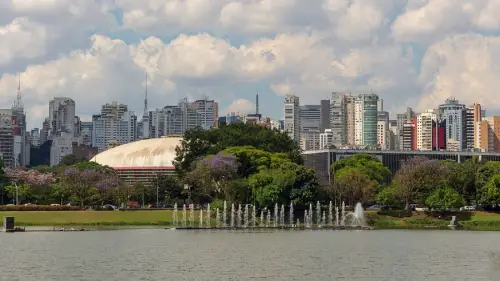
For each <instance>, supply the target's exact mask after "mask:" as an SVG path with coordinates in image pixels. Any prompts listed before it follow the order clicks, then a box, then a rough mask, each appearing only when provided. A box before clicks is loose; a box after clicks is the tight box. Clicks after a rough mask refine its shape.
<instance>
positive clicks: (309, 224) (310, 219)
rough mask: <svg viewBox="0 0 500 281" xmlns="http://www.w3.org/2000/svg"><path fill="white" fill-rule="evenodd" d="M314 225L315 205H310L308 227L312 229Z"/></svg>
mask: <svg viewBox="0 0 500 281" xmlns="http://www.w3.org/2000/svg"><path fill="white" fill-rule="evenodd" d="M312 224H313V205H312V204H309V212H307V225H308V227H311V226H312Z"/></svg>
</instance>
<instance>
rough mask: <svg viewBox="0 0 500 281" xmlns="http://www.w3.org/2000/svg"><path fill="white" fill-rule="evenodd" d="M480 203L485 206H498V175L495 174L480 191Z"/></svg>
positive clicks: (499, 186)
mask: <svg viewBox="0 0 500 281" xmlns="http://www.w3.org/2000/svg"><path fill="white" fill-rule="evenodd" d="M481 203H483V204H486V205H490V206H491V205H497V204H500V174H495V175H494V176H493V177H491V179H490V180H489V181H488V183H487V184H486V185H485V186H484V187H483V188H482V189H481Z"/></svg>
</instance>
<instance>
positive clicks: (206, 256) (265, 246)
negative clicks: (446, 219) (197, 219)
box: [0, 229, 500, 281]
mask: <svg viewBox="0 0 500 281" xmlns="http://www.w3.org/2000/svg"><path fill="white" fill-rule="evenodd" d="M499 239H500V236H499V234H498V233H497V232H465V231H402V230H384V231H274V232H267V231H259V232H257V231H254V232H250V231H247V232H245V231H183V230H164V229H136V230H121V231H102V232H100V231H90V232H26V233H15V234H4V233H0V249H1V252H0V263H1V266H2V275H1V276H0V280H190V281H194V280H204V281H205V280H238V281H246V280H278V281H281V280H357V281H364V280H405V281H408V280H500V279H499V278H500V243H498V241H500V240H499Z"/></svg>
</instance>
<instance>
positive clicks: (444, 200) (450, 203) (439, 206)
mask: <svg viewBox="0 0 500 281" xmlns="http://www.w3.org/2000/svg"><path fill="white" fill-rule="evenodd" d="M425 202H426V204H427V206H429V208H430V209H433V210H439V211H441V212H445V211H447V210H449V209H452V208H458V207H461V206H463V205H464V204H465V201H464V198H463V197H462V196H461V195H460V194H459V193H458V192H457V191H456V190H454V189H453V188H451V187H440V188H438V189H436V190H434V191H433V192H432V193H431V195H430V196H429V197H427V199H426V200H425Z"/></svg>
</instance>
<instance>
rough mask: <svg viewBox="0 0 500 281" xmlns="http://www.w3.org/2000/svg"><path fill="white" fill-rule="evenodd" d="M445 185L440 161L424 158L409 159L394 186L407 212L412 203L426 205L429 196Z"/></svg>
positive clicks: (395, 179)
mask: <svg viewBox="0 0 500 281" xmlns="http://www.w3.org/2000/svg"><path fill="white" fill-rule="evenodd" d="M445 183H446V182H445V179H444V172H443V167H442V166H441V164H440V163H439V161H437V160H428V159H427V158H424V157H412V158H409V159H407V160H406V161H405V162H404V163H403V165H402V167H401V168H400V169H399V170H398V171H397V172H396V175H395V177H394V185H395V186H396V188H397V190H398V195H399V197H400V198H401V199H402V200H403V202H404V204H405V209H407V210H408V209H409V208H410V204H411V203H421V204H424V203H425V199H426V198H427V194H429V192H431V191H432V190H434V189H437V188H440V187H443V186H444V185H445Z"/></svg>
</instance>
